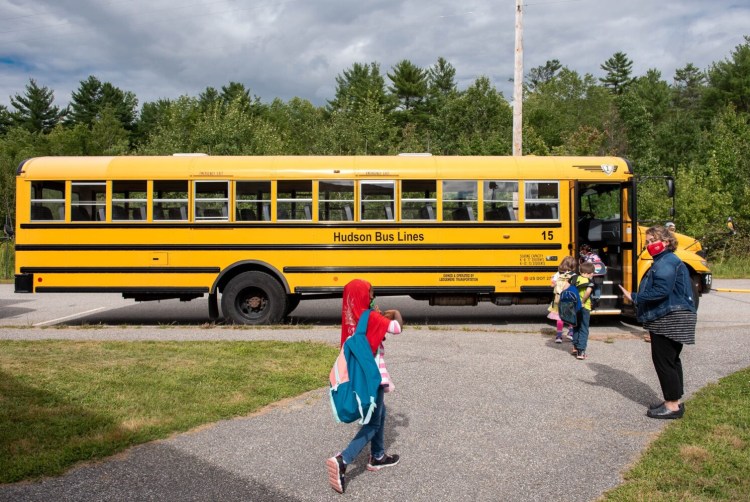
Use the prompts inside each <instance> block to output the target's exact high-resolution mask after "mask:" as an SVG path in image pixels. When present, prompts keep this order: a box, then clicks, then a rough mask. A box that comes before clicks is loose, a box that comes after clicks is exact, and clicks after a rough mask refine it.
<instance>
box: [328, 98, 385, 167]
mask: <svg viewBox="0 0 750 502" xmlns="http://www.w3.org/2000/svg"><path fill="white" fill-rule="evenodd" d="M357 103H358V104H357V106H356V107H353V108H350V109H348V110H334V111H333V112H331V113H330V120H329V122H328V124H327V127H324V128H323V130H322V131H321V135H320V143H319V144H320V147H319V149H320V151H321V152H324V153H325V154H328V155H386V154H392V153H395V152H394V144H395V138H396V131H397V129H396V128H395V127H394V125H393V124H392V122H391V120H390V119H389V117H388V114H387V111H386V109H385V107H384V105H383V104H382V103H381V102H380V95H379V94H374V95H370V96H368V95H365V96H361V97H360V98H359V99H358V101H357Z"/></svg>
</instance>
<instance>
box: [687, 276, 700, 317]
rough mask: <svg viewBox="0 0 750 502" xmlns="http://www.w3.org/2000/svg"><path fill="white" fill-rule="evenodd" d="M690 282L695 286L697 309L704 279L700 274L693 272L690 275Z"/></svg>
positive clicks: (694, 297)
mask: <svg viewBox="0 0 750 502" xmlns="http://www.w3.org/2000/svg"><path fill="white" fill-rule="evenodd" d="M690 282H691V283H692V286H693V303H695V310H698V304H699V303H700V301H701V284H702V283H703V281H702V280H701V276H700V275H698V274H693V275H691V276H690Z"/></svg>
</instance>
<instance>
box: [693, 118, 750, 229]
mask: <svg viewBox="0 0 750 502" xmlns="http://www.w3.org/2000/svg"><path fill="white" fill-rule="evenodd" d="M702 146H703V148H702V151H703V152H704V158H703V159H701V161H700V163H701V164H704V165H705V164H708V163H709V162H710V161H712V160H715V161H716V165H717V168H716V169H717V173H718V175H719V176H720V177H721V185H720V186H716V185H714V186H713V187H712V188H713V189H715V190H717V191H721V192H722V193H728V194H731V196H732V200H733V203H734V205H735V206H736V207H740V206H741V205H742V202H744V197H745V193H746V191H745V188H746V187H750V157H748V155H747V152H748V151H750V123H748V116H747V115H746V114H743V113H739V112H738V111H737V110H736V109H735V108H734V106H733V105H731V104H730V105H727V106H726V108H724V110H722V111H721V112H720V113H718V114H717V115H716V117H715V118H714V120H713V122H712V124H711V128H710V129H709V130H707V131H706V132H705V139H704V142H703V145H702ZM742 216H743V217H750V214H743V215H742Z"/></svg>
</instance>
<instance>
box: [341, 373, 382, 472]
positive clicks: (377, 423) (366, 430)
mask: <svg viewBox="0 0 750 502" xmlns="http://www.w3.org/2000/svg"><path fill="white" fill-rule="evenodd" d="M375 404H376V407H375V411H374V412H373V414H372V417H370V422H369V423H367V424H365V425H363V426H362V428H361V429H359V432H357V435H356V436H354V439H352V441H351V443H349V446H347V447H346V449H345V450H344V451H342V452H341V456H342V458H343V459H344V463H345V464H350V463H352V462H354V459H355V458H357V455H359V452H361V451H362V449H363V448H364V447H365V446H366V445H367V443H370V442H372V444H371V445H370V453H371V454H372V456H373V457H375V458H380V457H382V456H383V455H385V445H384V444H383V443H384V435H385V403H384V402H383V387H382V386H381V387H380V388H379V389H378V396H377V398H376V399H375Z"/></svg>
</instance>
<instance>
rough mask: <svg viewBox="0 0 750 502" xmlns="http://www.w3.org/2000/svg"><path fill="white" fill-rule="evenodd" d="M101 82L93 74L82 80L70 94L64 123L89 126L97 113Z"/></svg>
mask: <svg viewBox="0 0 750 502" xmlns="http://www.w3.org/2000/svg"><path fill="white" fill-rule="evenodd" d="M101 90H102V83H101V82H100V81H99V79H98V78H96V77H95V76H93V75H90V76H89V78H87V79H86V80H82V81H81V83H80V85H79V86H78V89H77V90H75V91H73V93H72V94H71V100H70V105H68V113H67V115H66V117H65V123H66V124H68V125H75V124H84V125H87V126H89V127H90V126H91V125H92V124H93V123H94V120H95V119H96V116H97V114H98V113H99V106H100V100H101Z"/></svg>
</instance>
